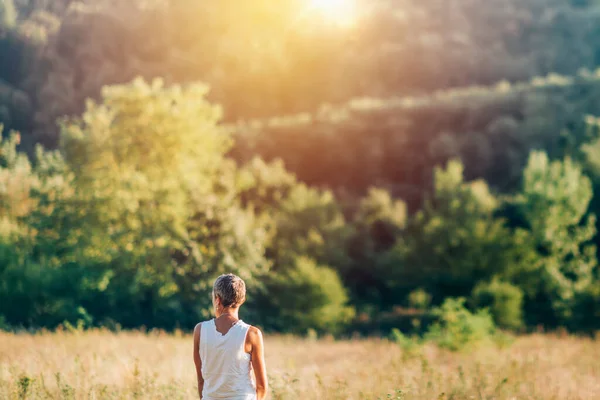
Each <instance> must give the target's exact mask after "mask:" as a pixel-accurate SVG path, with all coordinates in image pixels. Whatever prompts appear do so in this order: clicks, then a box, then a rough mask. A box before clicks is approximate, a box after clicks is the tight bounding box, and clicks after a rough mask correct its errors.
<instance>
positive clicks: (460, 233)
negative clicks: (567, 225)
mask: <svg viewBox="0 0 600 400" xmlns="http://www.w3.org/2000/svg"><path fill="white" fill-rule="evenodd" d="M498 205H499V201H498V200H497V199H496V198H495V197H494V196H493V195H492V194H491V193H490V191H489V189H488V187H487V185H486V184H485V182H483V181H474V182H465V181H464V178H463V167H462V164H461V163H460V162H459V161H451V162H449V163H448V165H447V167H446V168H445V169H441V168H437V169H436V171H435V178H434V192H433V195H432V198H431V199H430V200H428V201H427V202H426V204H425V206H424V208H423V210H421V211H419V212H418V213H417V214H416V215H415V216H414V217H413V218H412V220H411V221H410V222H409V225H408V228H407V230H406V231H405V232H404V233H403V234H402V235H401V236H400V238H399V240H398V243H397V244H396V245H395V246H394V247H393V248H392V250H391V251H390V252H389V253H388V254H387V256H386V257H385V258H384V259H383V261H382V265H381V268H385V270H386V271H387V273H388V275H389V277H390V279H389V283H390V285H391V287H392V288H395V290H396V291H397V292H398V291H399V292H400V293H405V292H408V291H410V290H413V289H414V288H417V287H421V288H423V289H425V290H426V291H427V292H429V293H431V294H432V296H433V301H434V303H438V304H439V302H440V301H441V300H442V299H443V298H445V297H448V296H468V295H470V293H471V291H472V289H473V287H474V286H475V285H476V284H477V282H479V281H481V280H485V279H490V278H491V277H493V276H495V275H500V274H504V273H507V272H508V271H510V270H511V269H519V268H521V267H523V268H525V267H524V266H525V265H527V264H528V263H529V261H530V260H529V258H530V257H531V254H530V252H529V250H530V249H529V248H528V247H527V246H524V245H522V243H521V241H522V237H521V235H513V234H512V232H511V231H510V230H509V229H508V228H507V227H506V225H505V223H504V221H503V220H502V219H499V218H496V217H495V216H494V213H495V212H496V210H497V207H498ZM397 301H400V299H398V300H397Z"/></svg>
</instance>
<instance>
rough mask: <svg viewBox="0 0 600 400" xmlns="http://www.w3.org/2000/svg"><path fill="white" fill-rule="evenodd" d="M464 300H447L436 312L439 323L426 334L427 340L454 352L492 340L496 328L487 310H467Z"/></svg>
mask: <svg viewBox="0 0 600 400" xmlns="http://www.w3.org/2000/svg"><path fill="white" fill-rule="evenodd" d="M465 301H466V300H465V299H464V298H447V299H446V300H445V301H444V303H443V304H442V305H441V307H439V308H437V309H435V310H434V313H435V314H436V315H437V316H438V318H439V322H436V323H434V324H433V325H432V326H431V327H430V329H429V331H428V332H427V333H426V334H425V339H427V340H431V341H433V342H435V343H436V344H437V345H438V346H440V347H442V348H445V349H448V350H452V351H458V350H464V349H466V348H468V347H472V346H477V345H480V344H481V343H483V342H485V341H488V340H490V339H492V337H493V335H494V334H495V331H496V327H495V325H494V320H493V319H492V316H491V315H490V313H489V312H488V311H487V310H486V309H482V310H479V311H477V312H475V313H472V312H470V311H469V310H467V308H465V305H464V304H465Z"/></svg>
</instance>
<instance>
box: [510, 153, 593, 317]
mask: <svg viewBox="0 0 600 400" xmlns="http://www.w3.org/2000/svg"><path fill="white" fill-rule="evenodd" d="M591 198H592V184H591V182H590V179H589V178H587V177H586V176H584V175H583V173H582V171H581V168H580V167H579V166H578V165H576V164H574V163H573V162H572V161H571V160H570V159H569V158H566V159H564V160H562V161H552V162H551V161H550V160H549V159H548V156H547V155H546V154H545V153H544V152H533V153H532V154H531V155H530V157H529V162H528V164H527V167H526V168H525V171H524V174H523V189H522V191H521V193H520V194H519V196H518V198H517V201H516V202H517V204H518V206H519V207H520V212H521V213H522V215H523V218H524V220H525V221H526V223H527V225H528V228H529V230H530V232H531V236H532V239H533V241H534V243H535V246H536V249H537V251H538V253H539V255H540V262H539V264H538V265H539V266H538V268H539V273H538V277H539V281H538V282H537V284H536V285H535V286H536V287H537V293H535V295H534V297H532V298H531V301H530V303H533V304H531V305H532V306H535V304H536V303H537V304H544V303H547V304H548V305H549V307H550V308H551V310H546V311H551V312H552V313H553V314H554V315H550V316H548V315H546V318H548V317H550V318H552V319H554V321H555V323H560V322H564V321H565V320H566V319H568V318H569V317H571V315H572V310H571V307H572V302H573V299H574V297H575V296H576V295H577V294H578V293H581V292H582V291H585V290H586V289H587V288H588V287H589V285H590V284H591V283H592V280H593V271H594V268H595V267H596V265H597V260H596V256H595V252H596V248H595V246H594V245H593V244H591V241H592V239H593V238H594V236H595V234H596V229H595V226H594V224H595V215H594V214H587V211H588V206H589V204H590V200H591ZM530 297H531V294H530ZM542 312H543V310H540V311H539V313H542Z"/></svg>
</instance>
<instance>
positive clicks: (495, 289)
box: [471, 280, 523, 329]
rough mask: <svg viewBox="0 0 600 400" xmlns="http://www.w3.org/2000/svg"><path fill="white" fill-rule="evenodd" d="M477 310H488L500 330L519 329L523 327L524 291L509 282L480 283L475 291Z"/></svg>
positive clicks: (474, 298) (474, 301)
mask: <svg viewBox="0 0 600 400" xmlns="http://www.w3.org/2000/svg"><path fill="white" fill-rule="evenodd" d="M471 302H472V304H473V306H474V307H475V308H479V309H481V308H487V309H488V310H489V311H490V314H491V315H492V317H493V318H494V322H495V323H496V325H498V326H499V327H500V328H507V329H518V328H520V327H521V326H522V325H523V291H522V290H521V289H520V288H519V287H516V286H515V285H512V284H510V283H507V282H501V281H499V280H493V281H492V282H489V283H488V282H480V283H478V284H477V285H476V286H475V288H474V289H473V294H472V296H471Z"/></svg>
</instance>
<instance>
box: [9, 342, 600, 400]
mask: <svg viewBox="0 0 600 400" xmlns="http://www.w3.org/2000/svg"><path fill="white" fill-rule="evenodd" d="M191 344H192V341H191V337H190V336H188V335H182V334H175V335H167V334H164V333H160V332H150V333H144V332H124V333H118V334H115V333H110V332H107V331H90V332H85V333H77V332H55V333H41V334H36V335H30V334H9V333H0V399H192V398H195V396H196V387H195V373H194V365H193V361H192V347H191ZM266 346H267V365H268V368H269V378H270V384H271V399H281V400H294V399H311V400H312V399H327V400H329V399H332V400H335V399H396V400H397V399H423V400H432V399H490V400H491V399H557V400H565V399H593V398H597V397H598V396H599V395H600V363H599V362H598V360H599V359H600V342H598V341H596V340H593V339H584V338H575V337H570V336H563V337H559V336H544V335H533V336H526V337H521V338H519V339H517V340H516V341H515V343H514V344H513V345H512V346H510V347H505V348H502V347H497V346H493V345H489V346H485V347H480V348H478V349H477V350H475V351H471V352H450V351H447V350H442V349H440V348H438V347H435V346H433V345H426V346H425V347H423V348H422V351H419V352H417V353H414V354H412V355H410V356H406V355H403V350H402V347H401V346H399V345H397V344H395V343H393V342H391V341H388V340H383V339H381V340H379V339H369V340H347V341H334V340H331V339H329V340H328V339H322V340H314V338H310V339H299V338H292V337H267V339H266Z"/></svg>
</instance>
